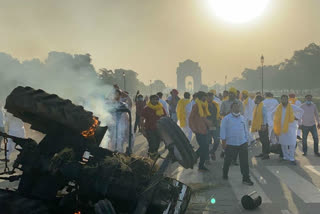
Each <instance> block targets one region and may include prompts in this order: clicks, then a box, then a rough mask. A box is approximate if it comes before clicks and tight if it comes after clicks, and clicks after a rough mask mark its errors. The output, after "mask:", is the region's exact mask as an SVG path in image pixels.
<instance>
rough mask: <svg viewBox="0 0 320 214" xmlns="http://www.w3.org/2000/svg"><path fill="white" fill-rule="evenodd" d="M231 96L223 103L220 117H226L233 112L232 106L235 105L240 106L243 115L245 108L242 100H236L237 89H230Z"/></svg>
mask: <svg viewBox="0 0 320 214" xmlns="http://www.w3.org/2000/svg"><path fill="white" fill-rule="evenodd" d="M228 94H229V96H228V99H227V100H225V101H223V102H222V104H221V107H220V115H221V116H222V117H224V116H226V115H227V114H229V113H230V112H231V105H232V104H233V103H238V104H239V106H240V113H241V114H243V106H242V103H241V101H240V100H238V99H236V98H237V89H235V88H233V87H232V88H230V89H229V93H228Z"/></svg>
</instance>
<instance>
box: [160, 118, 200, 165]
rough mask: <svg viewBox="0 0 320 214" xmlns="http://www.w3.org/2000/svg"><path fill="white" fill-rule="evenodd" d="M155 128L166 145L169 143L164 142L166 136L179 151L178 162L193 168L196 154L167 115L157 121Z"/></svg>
mask: <svg viewBox="0 0 320 214" xmlns="http://www.w3.org/2000/svg"><path fill="white" fill-rule="evenodd" d="M157 130H158V133H159V134H160V136H161V137H162V139H163V140H164V141H165V142H164V143H165V144H166V146H168V145H169V144H170V143H169V142H166V139H168V137H169V138H170V142H172V143H173V144H174V145H175V147H176V148H177V150H178V151H179V153H180V155H181V157H182V160H178V159H177V161H178V162H179V164H181V166H183V167H184V168H186V169H188V168H191V169H192V168H193V166H194V165H195V164H196V162H197V155H196V153H195V152H194V151H193V148H192V146H191V144H190V142H189V140H188V138H187V137H186V135H185V134H184V132H183V131H182V130H181V128H180V127H179V126H178V125H177V124H176V123H175V122H174V121H173V120H172V119H171V118H169V117H162V118H161V119H160V120H158V122H157Z"/></svg>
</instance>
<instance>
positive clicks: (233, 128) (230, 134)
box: [220, 113, 249, 146]
mask: <svg viewBox="0 0 320 214" xmlns="http://www.w3.org/2000/svg"><path fill="white" fill-rule="evenodd" d="M246 126H247V124H246V122H245V119H244V117H243V116H242V115H240V116H238V117H235V116H233V114H232V113H230V114H228V115H227V116H225V117H224V118H223V120H222V122H221V127H220V138H221V139H222V140H226V142H227V145H232V146H240V145H242V144H244V143H247V142H248V139H249V133H248V129H247V127H246Z"/></svg>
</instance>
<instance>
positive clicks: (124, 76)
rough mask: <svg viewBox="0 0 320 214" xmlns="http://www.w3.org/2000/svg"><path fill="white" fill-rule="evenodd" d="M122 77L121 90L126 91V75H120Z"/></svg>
mask: <svg viewBox="0 0 320 214" xmlns="http://www.w3.org/2000/svg"><path fill="white" fill-rule="evenodd" d="M122 77H123V89H124V90H125V91H126V74H125V73H124V72H123V73H122Z"/></svg>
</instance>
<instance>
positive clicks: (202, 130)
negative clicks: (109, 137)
mask: <svg viewBox="0 0 320 214" xmlns="http://www.w3.org/2000/svg"><path fill="white" fill-rule="evenodd" d="M138 97H139V96H137V98H138ZM137 98H136V105H140V104H139V102H141V101H142V100H143V99H142V98H141V97H140V99H137ZM144 102H145V101H144ZM144 105H145V107H144V108H143V109H142V110H140V109H141V108H140V107H139V111H138V108H137V117H136V118H137V120H139V122H136V124H140V127H141V132H142V134H143V135H144V136H145V137H146V139H147V141H148V145H149V150H148V152H149V156H150V157H155V156H156V155H157V152H158V148H159V144H160V141H161V139H160V136H159V134H158V133H157V129H156V122H157V120H159V119H160V118H161V117H165V116H168V117H170V118H171V119H172V120H173V121H175V122H176V123H177V124H178V125H179V126H180V128H181V130H182V131H183V132H184V133H185V135H186V136H187V138H188V139H189V141H190V142H191V140H192V136H193V135H195V139H196V142H197V144H198V146H199V148H198V150H197V151H196V153H197V154H198V156H199V165H198V168H199V170H201V171H208V168H207V166H206V165H207V164H208V163H210V161H214V160H216V151H217V149H218V147H219V145H221V146H222V153H221V154H220V156H221V157H224V165H223V179H228V171H229V167H230V165H231V164H233V165H238V160H239V162H240V169H241V173H242V176H243V180H242V181H243V183H244V184H247V185H253V182H252V181H251V180H250V176H249V163H248V147H249V146H251V145H252V144H254V143H256V142H258V141H259V142H261V144H262V150H261V153H260V154H257V155H256V158H261V159H262V160H268V159H270V153H271V152H272V153H276V154H279V158H280V160H283V161H288V163H290V164H292V165H296V161H295V150H296V146H297V139H302V144H303V152H304V153H303V155H304V156H306V155H307V150H308V149H307V148H308V147H307V137H308V134H309V132H311V134H312V137H313V140H314V154H315V155H316V156H318V157H319V156H320V154H319V150H318V132H317V129H319V128H320V124H319V115H318V110H317V106H316V105H315V104H314V103H313V102H312V95H310V94H308V95H306V96H305V102H304V103H301V102H300V101H299V100H298V99H297V98H296V97H295V95H294V94H289V95H282V96H281V97H280V102H279V101H278V100H277V99H275V98H274V97H273V94H272V93H270V92H267V93H265V94H261V93H260V92H257V93H256V94H252V93H251V94H249V92H248V91H246V90H244V91H242V92H240V91H239V90H236V89H235V88H230V89H229V90H228V91H224V92H223V95H220V96H218V95H217V93H216V91H215V90H210V91H209V92H208V93H206V92H203V91H199V92H197V93H195V94H193V95H192V98H191V94H190V93H188V92H185V93H184V94H183V98H180V97H179V93H178V91H177V90H175V89H174V90H172V91H171V94H170V96H169V97H168V98H167V99H166V100H163V94H162V93H158V94H157V95H152V96H150V101H149V102H145V103H144ZM299 130H300V131H299ZM301 132H302V138H301Z"/></svg>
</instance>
